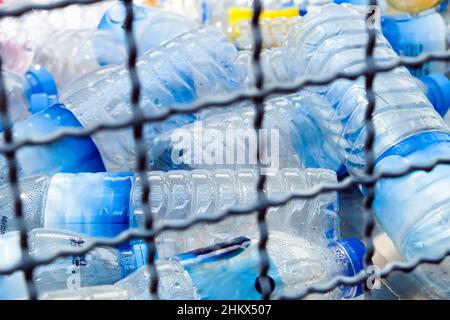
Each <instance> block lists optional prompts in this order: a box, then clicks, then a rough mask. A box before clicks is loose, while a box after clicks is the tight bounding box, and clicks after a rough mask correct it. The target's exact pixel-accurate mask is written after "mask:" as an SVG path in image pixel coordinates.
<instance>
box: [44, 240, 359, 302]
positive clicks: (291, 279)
mask: <svg viewBox="0 0 450 320" xmlns="http://www.w3.org/2000/svg"><path fill="white" fill-rule="evenodd" d="M267 250H268V253H269V255H270V269H269V277H270V279H271V280H272V281H271V284H272V289H273V292H272V293H273V294H274V295H277V294H282V293H287V294H289V293H290V294H293V293H296V292H298V291H299V290H301V289H303V288H304V287H306V286H308V285H311V284H317V283H322V282H325V281H327V280H330V279H331V278H332V277H334V276H336V275H345V276H353V275H355V274H357V273H358V272H359V271H360V270H362V268H363V267H362V260H363V257H364V254H365V248H364V245H363V244H362V243H361V242H360V241H358V240H356V239H341V240H339V241H337V242H336V243H334V244H332V245H330V246H329V247H321V246H316V245H314V244H311V243H310V242H308V241H307V240H305V239H303V238H300V237H294V236H291V235H288V234H286V233H281V232H272V233H271V237H270V239H269V242H268V244H267ZM259 266H260V259H259V255H258V249H257V240H250V239H248V238H245V237H240V238H236V239H234V240H232V241H230V242H228V243H222V244H217V245H215V246H212V247H208V248H202V249H198V250H195V251H192V252H188V253H186V254H183V255H179V256H177V257H174V258H171V259H168V260H159V261H158V262H157V267H158V270H159V272H160V282H159V283H160V286H159V297H160V298H161V299H168V300H178V299H202V300H217V299H221V300H223V299H227V300H236V299H238V300H248V299H254V300H257V299H260V298H261V295H260V291H261V285H260V284H259V281H258V280H257V279H258V276H259ZM149 281H150V275H149V272H148V271H147V269H146V267H142V268H140V269H139V270H137V271H136V272H135V273H133V274H131V275H130V276H128V277H127V278H125V279H123V280H121V281H119V282H117V283H115V284H114V285H113V286H98V287H91V288H81V289H79V290H65V291H59V292H51V293H48V294H45V295H43V296H42V299H122V300H135V299H139V300H141V299H151V296H150V294H149V290H148V288H149ZM361 293H362V287H361V286H354V287H350V286H342V287H339V288H338V289H335V290H333V291H331V292H329V293H326V294H324V295H322V296H320V295H310V296H309V297H310V298H316V299H317V298H321V299H324V298H325V299H341V298H347V299H349V298H354V297H356V296H358V295H360V294H361Z"/></svg>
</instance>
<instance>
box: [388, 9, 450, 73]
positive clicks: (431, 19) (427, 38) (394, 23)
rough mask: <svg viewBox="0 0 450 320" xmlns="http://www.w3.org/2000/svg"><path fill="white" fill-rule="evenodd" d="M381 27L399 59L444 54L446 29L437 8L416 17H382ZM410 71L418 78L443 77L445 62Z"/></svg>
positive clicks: (411, 15) (406, 15)
mask: <svg viewBox="0 0 450 320" xmlns="http://www.w3.org/2000/svg"><path fill="white" fill-rule="evenodd" d="M381 25H382V30H383V34H384V36H385V37H386V38H387V39H388V40H389V43H390V44H391V45H392V47H393V48H394V50H395V52H397V54H399V55H400V56H406V57H416V56H418V55H420V54H422V53H428V52H436V51H445V50H446V46H447V40H446V37H447V30H446V28H447V27H446V25H445V22H444V19H443V18H442V16H441V15H440V14H439V13H438V12H437V9H436V8H433V9H430V10H427V11H424V12H421V13H419V14H415V15H413V14H406V13H405V14H397V15H392V16H383V17H382V20H381ZM410 71H411V73H412V74H413V75H415V76H417V77H422V76H426V75H428V74H430V73H435V72H437V73H445V62H440V61H432V62H427V63H425V64H423V65H422V66H421V67H417V68H410Z"/></svg>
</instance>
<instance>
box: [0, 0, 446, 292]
mask: <svg viewBox="0 0 450 320" xmlns="http://www.w3.org/2000/svg"><path fill="white" fill-rule="evenodd" d="M97 2H101V0H67V1H60V2H57V3H50V4H33V5H24V6H21V7H18V8H14V9H1V10H0V19H2V18H5V17H19V16H21V15H23V14H25V13H27V12H29V11H31V10H51V9H57V8H62V7H66V6H69V5H74V4H78V5H89V4H94V3H97ZM122 2H123V3H124V5H125V8H126V19H125V23H124V30H125V33H126V41H127V48H128V62H127V67H128V69H129V71H130V72H129V75H130V78H131V83H132V88H131V95H130V97H131V98H130V99H131V105H132V111H133V116H132V118H131V119H130V120H127V121H122V122H117V123H114V124H101V125H98V126H95V127H93V128H91V129H88V130H85V129H61V130H60V131H58V132H57V133H56V134H53V135H49V136H46V137H39V138H36V139H33V140H21V141H20V142H15V141H14V139H13V135H12V129H11V122H10V121H9V118H8V112H7V110H8V106H7V99H6V93H5V88H4V82H3V79H2V73H1V70H2V59H1V56H0V118H1V124H2V125H3V128H4V131H3V137H4V143H3V145H2V146H0V152H1V153H2V154H4V156H5V157H6V160H7V163H8V165H9V186H10V188H11V191H12V194H13V196H14V198H15V215H16V217H17V220H18V226H19V227H20V228H19V229H20V245H21V248H22V257H23V258H22V260H21V261H20V262H19V263H17V264H16V265H14V266H13V267H11V268H9V269H6V270H1V271H0V274H1V275H8V274H12V273H14V272H16V271H19V270H22V271H23V272H24V274H25V279H26V282H27V288H28V293H29V298H30V299H37V297H38V296H37V291H36V287H35V284H34V282H33V270H34V269H35V268H36V267H39V266H41V265H45V264H48V263H51V262H52V261H54V260H55V259H57V258H59V257H63V256H71V255H81V254H84V253H87V252H89V251H90V250H92V249H93V248H95V247H97V246H118V245H120V244H122V243H124V242H126V241H129V240H131V239H144V240H145V241H146V242H147V244H148V247H149V255H148V261H147V266H148V268H149V271H150V277H151V281H150V287H149V291H150V293H151V295H152V297H153V298H158V294H157V292H158V282H159V278H158V270H157V268H156V265H155V252H156V246H155V237H156V236H157V235H158V234H160V233H162V232H166V231H182V230H186V229H189V228H190V227H192V226H194V225H197V224H201V223H216V222H219V221H222V220H224V219H226V218H228V217H232V216H236V215H249V214H253V213H256V217H255V218H256V219H257V222H258V227H259V233H260V238H259V245H258V248H259V255H260V271H259V272H260V280H261V281H260V283H261V291H262V294H261V297H262V298H263V299H270V298H278V299H301V298H304V297H305V296H307V295H308V294H311V293H325V292H328V291H330V290H332V289H334V288H336V287H337V286H339V285H343V284H347V285H355V284H358V283H361V282H364V281H365V280H367V279H368V278H369V277H370V274H368V273H367V272H365V270H362V271H361V272H360V273H358V274H357V275H355V276H353V277H344V276H336V277H334V278H333V279H331V280H330V281H328V282H326V283H320V284H315V285H311V286H308V287H306V288H305V289H303V290H302V291H300V292H297V293H295V294H290V295H280V296H276V297H273V296H271V292H270V285H269V278H268V269H269V256H268V253H267V251H266V243H267V240H268V236H269V233H268V228H267V224H266V220H265V216H266V212H267V210H268V208H269V207H274V206H280V205H284V204H286V203H287V202H288V201H290V200H293V199H310V198H313V197H316V196H317V195H319V194H321V193H324V192H330V191H336V192H339V191H343V190H346V189H348V188H349V187H351V186H355V185H363V186H364V187H365V190H366V198H365V200H364V208H365V210H366V211H367V213H368V215H367V217H368V218H367V221H366V225H365V232H364V236H365V239H364V240H365V242H366V245H367V253H366V258H365V265H366V266H368V265H369V264H370V262H371V260H372V256H373V254H374V245H373V241H372V240H373V239H372V231H373V229H374V226H375V219H374V214H373V212H372V203H373V200H374V197H375V188H374V186H375V183H376V182H377V180H378V179H380V178H397V177H401V176H403V175H406V174H408V173H410V172H412V171H417V170H425V171H430V170H431V169H433V168H434V167H435V166H436V165H438V164H450V159H449V158H437V159H435V161H433V163H430V164H426V165H411V166H409V167H408V168H406V169H404V170H402V171H401V172H400V171H397V172H395V173H393V172H377V173H375V172H374V167H375V163H374V162H375V161H374V154H373V150H372V147H373V142H374V138H375V132H374V126H373V122H372V113H373V111H374V108H375V96H374V92H373V83H374V78H375V77H376V74H377V73H378V72H386V71H390V70H393V69H395V68H396V67H399V66H409V67H417V66H420V65H422V64H424V63H426V62H429V61H450V52H448V51H447V52H433V53H428V54H422V55H420V56H418V57H415V58H399V59H398V60H395V61H392V62H391V63H388V64H383V66H380V65H376V63H375V59H374V57H373V53H374V48H375V42H376V30H375V28H373V27H371V26H370V25H369V24H367V33H368V35H369V38H368V39H369V40H368V43H367V48H366V67H365V68H364V69H363V70H362V71H359V72H353V73H350V72H347V73H342V72H338V73H336V74H330V75H327V76H326V77H321V78H301V79H299V80H297V81H294V82H291V83H279V84H276V85H273V86H270V87H269V86H264V74H263V70H262V65H261V61H260V53H261V51H262V34H261V30H260V28H259V16H260V14H261V11H262V4H261V0H254V2H253V17H252V20H251V28H252V34H253V55H252V63H253V72H254V78H255V86H254V87H253V88H250V89H246V90H240V91H237V92H234V93H230V94H228V95H226V96H222V97H216V98H211V99H207V100H204V101H202V102H198V103H195V104H192V105H191V106H188V107H184V108H183V109H182V110H181V109H177V108H172V109H169V110H167V111H166V112H165V113H163V114H160V115H158V116H146V115H144V113H143V110H142V109H141V108H140V106H139V99H140V93H141V83H140V81H139V77H138V74H137V71H136V60H137V50H136V39H134V37H133V33H132V21H133V1H132V0H122ZM376 4H377V0H370V5H376ZM373 14H376V12H375V11H373V12H369V13H368V14H367V18H368V19H371V18H372V15H373ZM361 76H364V77H365V86H366V95H367V100H368V107H367V111H366V114H365V126H366V129H367V137H366V141H365V156H366V166H365V174H364V175H362V176H361V177H359V178H358V177H347V178H345V179H343V180H342V181H340V182H338V183H334V184H326V185H321V186H320V187H318V188H315V189H313V190H310V191H305V192H300V193H295V194H293V195H289V196H287V197H285V198H284V199H280V200H268V199H267V198H266V195H265V193H264V192H263V187H264V184H265V180H266V179H265V175H262V174H261V166H260V165H259V164H258V166H257V173H258V177H259V179H258V182H257V196H258V203H257V204H255V205H253V206H251V207H246V208H236V209H230V210H226V211H224V212H222V213H220V214H216V215H213V216H211V215H208V216H197V217H195V218H192V219H188V220H186V221H184V222H182V223H164V224H162V225H160V226H157V227H156V226H154V223H153V218H152V215H151V213H150V206H149V195H150V192H151V190H150V185H149V183H148V180H147V179H146V177H147V170H146V163H147V161H146V156H147V153H146V146H145V143H144V140H143V127H144V125H145V124H148V123H151V122H159V121H163V120H165V119H167V118H169V117H170V116H172V115H175V114H180V113H192V112H196V111H199V110H201V109H204V108H209V107H225V106H228V105H230V104H232V103H235V102H239V101H244V100H251V101H253V103H254V105H255V109H256V113H255V119H254V127H255V129H256V130H258V129H260V128H261V126H262V122H263V119H264V108H263V103H264V99H265V98H266V97H268V96H270V95H273V94H289V93H294V92H296V91H298V90H300V89H302V88H303V87H306V86H317V85H326V84H330V83H331V82H333V81H335V80H337V79H349V80H355V79H357V78H359V77H361ZM130 127H132V128H133V133H134V139H135V143H136V149H137V154H136V158H137V159H136V160H137V161H136V163H137V165H136V170H135V172H136V174H137V175H138V176H139V177H140V178H141V181H142V183H143V188H142V190H143V191H142V199H141V200H142V207H143V208H144V214H145V227H144V228H141V229H129V230H126V231H124V232H122V233H121V234H120V235H119V236H117V237H115V238H95V241H93V242H91V243H89V245H87V246H86V247H84V248H81V249H76V248H74V249H71V250H61V251H59V252H56V253H54V254H52V255H50V256H46V257H45V258H42V257H32V256H30V254H29V251H28V249H29V247H28V241H27V226H26V224H25V221H24V219H23V206H22V201H21V198H20V185H19V181H18V166H17V161H16V157H15V155H16V152H17V150H18V149H19V148H22V147H24V146H32V145H43V144H49V143H51V142H54V141H56V140H59V139H62V138H64V137H88V136H90V135H92V134H94V133H96V132H98V131H102V130H114V129H119V128H130ZM257 139H259V137H258V135H257ZM256 145H257V146H259V145H260V144H259V141H258V140H257V143H256ZM257 154H258V156H259V154H260V153H259V152H257ZM258 160H259V159H258ZM258 163H259V161H258ZM447 255H450V246H449V249H448V250H447V252H445V253H444V254H443V255H441V256H439V257H432V258H429V257H427V258H425V257H421V258H416V259H413V260H409V261H406V262H393V263H390V264H388V265H387V266H386V267H384V268H383V269H382V270H381V271H380V273H379V275H380V277H382V278H384V277H386V276H388V275H389V274H390V273H391V272H393V271H402V272H411V271H413V270H415V269H416V268H417V267H418V266H419V265H421V264H424V263H430V264H439V263H440V262H442V261H443V260H444V259H445V258H446V257H447Z"/></svg>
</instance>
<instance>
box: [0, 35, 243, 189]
mask: <svg viewBox="0 0 450 320" xmlns="http://www.w3.org/2000/svg"><path fill="white" fill-rule="evenodd" d="M237 57H238V53H237V51H236V49H235V48H234V47H233V46H232V45H231V44H229V43H227V42H226V39H225V38H224V37H223V35H222V34H221V33H220V32H218V31H216V30H215V29H211V28H206V29H199V30H194V31H192V32H190V33H186V34H184V35H180V36H179V37H177V38H175V39H173V40H172V41H169V42H167V43H166V44H165V45H163V46H161V47H160V48H159V49H158V50H150V51H148V52H147V53H146V54H145V55H143V56H142V57H141V58H140V59H139V60H138V62H137V70H138V73H139V77H140V79H141V84H142V91H141V94H142V98H141V107H142V108H143V110H144V113H145V114H146V115H151V116H154V115H157V114H160V113H161V112H163V111H164V110H165V109H167V108H168V107H174V106H179V107H181V106H182V105H183V104H189V103H193V102H195V101H196V100H198V99H201V98H204V97H206V96H211V95H214V94H222V93H226V92H230V91H233V90H236V89H238V88H242V87H243V85H242V83H243V81H244V77H245V68H244V67H243V66H240V65H239V61H238V59H237ZM130 91H131V83H130V79H129V75H128V70H127V69H126V66H108V67H105V68H101V69H98V70H97V71H94V72H92V73H90V74H88V75H86V76H84V77H82V78H81V79H79V81H77V82H76V83H75V84H74V85H73V86H71V87H69V88H67V89H66V90H65V92H64V93H63V95H62V97H61V99H60V101H62V102H63V104H64V105H60V104H56V105H53V106H51V107H49V108H47V109H45V110H44V111H42V112H40V113H37V114H34V115H33V116H31V117H30V118H28V119H27V120H25V121H21V122H19V123H17V124H16V125H15V126H14V135H15V136H14V137H15V141H22V140H23V139H36V138H42V137H43V136H48V135H50V134H54V133H55V132H58V130H60V128H63V127H78V128H79V127H84V128H86V129H89V128H91V127H92V126H96V125H98V124H105V123H112V122H117V121H118V120H120V121H125V120H127V119H130V117H131V116H132V109H131V106H130V103H129V95H130ZM93 106H95V108H93ZM194 120H195V115H192V114H186V115H178V116H174V117H171V118H170V119H168V120H167V121H164V122H162V123H159V124H155V123H154V124H151V125H148V126H146V127H145V137H146V139H147V138H148V139H150V138H151V137H154V136H155V135H157V134H158V133H159V132H161V131H165V130H166V128H173V127H176V126H181V125H184V124H186V123H190V122H192V121H194ZM93 139H94V140H95V143H96V145H97V146H95V145H94V144H93V141H92V139H91V138H90V137H88V138H64V139H60V140H58V141H56V142H54V143H52V144H50V145H38V146H27V147H24V148H21V149H20V150H19V151H18V152H17V159H18V164H19V169H20V174H21V175H37V174H54V173H57V172H72V173H74V172H98V171H105V166H106V168H107V169H108V171H129V170H132V169H134V167H135V165H134V161H135V143H134V141H133V135H132V130H131V129H120V130H114V132H113V131H102V132H98V133H96V134H95V135H94V136H93ZM99 150H100V153H99ZM100 154H101V157H100ZM6 170H7V169H6V162H5V160H4V159H3V162H2V163H1V166H0V181H1V180H4V179H5V177H6V175H7V171H6Z"/></svg>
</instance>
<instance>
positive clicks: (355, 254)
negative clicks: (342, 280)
mask: <svg viewBox="0 0 450 320" xmlns="http://www.w3.org/2000/svg"><path fill="white" fill-rule="evenodd" d="M331 248H332V249H333V250H334V252H335V254H336V257H337V259H338V262H339V263H340V264H342V265H343V266H344V272H343V275H345V276H347V277H353V276H355V275H357V274H358V273H359V272H361V270H364V256H365V254H366V247H365V246H364V244H363V243H362V242H361V241H359V240H358V239H355V238H348V239H340V240H338V241H336V242H335V243H334V244H332V245H331ZM341 290H342V291H343V292H344V298H346V299H350V298H355V297H357V296H359V295H361V294H362V293H363V283H362V282H360V283H358V284H357V285H356V286H346V285H344V286H342V287H341Z"/></svg>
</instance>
